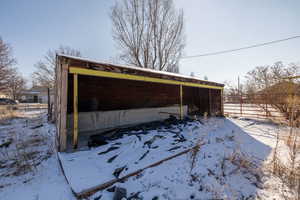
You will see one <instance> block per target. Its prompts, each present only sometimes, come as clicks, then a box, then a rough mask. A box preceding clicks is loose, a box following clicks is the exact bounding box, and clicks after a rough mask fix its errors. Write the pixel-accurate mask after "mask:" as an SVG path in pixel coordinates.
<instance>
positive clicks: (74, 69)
mask: <svg viewBox="0 0 300 200" xmlns="http://www.w3.org/2000/svg"><path fill="white" fill-rule="evenodd" d="M69 73H71V74H79V75H88V76H99V77H107V78H117V79H126V80H135V81H145V82H152V83H163V84H170V85H182V86H189V87H199V88H210V89H219V90H222V89H223V87H221V86H213V85H204V84H200V83H191V82H183V81H174V80H167V79H161V78H152V77H146V76H139V75H131V74H122V73H116V72H105V71H99V70H92V69H84V68H78V67H70V68H69Z"/></svg>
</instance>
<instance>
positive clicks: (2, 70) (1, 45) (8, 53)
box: [0, 37, 16, 91]
mask: <svg viewBox="0 0 300 200" xmlns="http://www.w3.org/2000/svg"><path fill="white" fill-rule="evenodd" d="M15 64H16V59H15V58H14V57H13V56H12V49H11V47H10V46H9V45H8V44H6V43H5V42H4V41H3V40H2V38H1V37H0V91H3V90H6V89H7V87H8V80H9V74H10V73H11V71H12V67H13V65H15Z"/></svg>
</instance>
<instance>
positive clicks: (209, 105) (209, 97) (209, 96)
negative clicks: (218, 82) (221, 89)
mask: <svg viewBox="0 0 300 200" xmlns="http://www.w3.org/2000/svg"><path fill="white" fill-rule="evenodd" d="M211 101H212V99H211V89H208V115H209V116H211V115H212V113H211V104H212V103H211Z"/></svg>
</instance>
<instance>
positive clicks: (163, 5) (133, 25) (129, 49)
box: [111, 0, 185, 72]
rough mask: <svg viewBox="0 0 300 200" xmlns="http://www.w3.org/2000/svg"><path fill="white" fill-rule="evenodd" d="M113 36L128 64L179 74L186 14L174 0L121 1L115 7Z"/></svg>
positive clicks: (112, 15) (113, 10)
mask: <svg viewBox="0 0 300 200" xmlns="http://www.w3.org/2000/svg"><path fill="white" fill-rule="evenodd" d="M111 19H112V22H113V37H114V40H115V41H116V42H117V45H118V47H119V48H120V58H121V59H122V60H123V61H124V62H125V63H127V64H131V65H135V66H138V67H142V68H150V69H155V70H161V71H170V72H178V71H179V69H178V65H179V58H180V56H181V54H182V51H183V48H184V44H185V41H184V30H183V29H184V28H183V24H184V23H183V11H182V10H180V11H176V10H175V8H174V5H173V1H172V0H122V1H121V2H118V3H116V4H115V6H114V7H113V8H112V14H111Z"/></svg>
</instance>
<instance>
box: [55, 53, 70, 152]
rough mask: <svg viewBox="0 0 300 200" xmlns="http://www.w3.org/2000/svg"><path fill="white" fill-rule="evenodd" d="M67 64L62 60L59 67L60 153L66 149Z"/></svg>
mask: <svg viewBox="0 0 300 200" xmlns="http://www.w3.org/2000/svg"><path fill="white" fill-rule="evenodd" d="M68 66H69V64H68V62H67V61H66V60H65V59H64V60H63V61H62V65H61V66H59V67H61V69H60V70H61V80H60V83H61V87H60V88H58V89H59V90H60V92H59V93H60V102H59V103H60V107H59V109H60V110H59V112H60V119H59V123H60V124H59V126H60V129H59V143H60V148H59V150H60V151H65V150H66V149H67V106H68V105H67V103H68V101H67V99H68Z"/></svg>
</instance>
